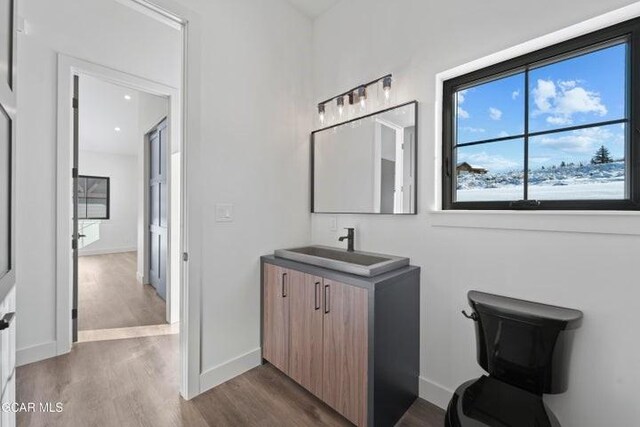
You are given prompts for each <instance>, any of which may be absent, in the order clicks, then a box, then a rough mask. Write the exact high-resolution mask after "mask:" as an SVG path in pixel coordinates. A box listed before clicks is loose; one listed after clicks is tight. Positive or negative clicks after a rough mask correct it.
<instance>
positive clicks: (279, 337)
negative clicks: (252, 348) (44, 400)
mask: <svg viewBox="0 0 640 427" xmlns="http://www.w3.org/2000/svg"><path fill="white" fill-rule="evenodd" d="M263 274H264V276H263V277H264V283H263V288H264V289H263V292H264V295H263V313H262V316H263V319H262V325H263V326H262V327H263V336H262V340H263V342H262V351H263V352H262V354H263V357H264V358H265V359H267V360H268V361H269V362H271V364H272V365H273V366H275V367H276V368H278V369H280V370H281V371H282V372H284V373H288V372H289V298H288V287H289V286H288V285H289V279H290V272H289V271H288V270H286V269H284V268H281V267H277V266H275V265H271V264H264V272H263Z"/></svg>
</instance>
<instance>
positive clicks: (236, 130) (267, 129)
mask: <svg viewBox="0 0 640 427" xmlns="http://www.w3.org/2000/svg"><path fill="white" fill-rule="evenodd" d="M193 3H194V6H193V7H194V8H197V9H196V10H197V11H198V13H200V17H201V22H202V34H200V39H199V43H200V46H201V48H200V52H201V53H202V56H201V67H200V69H199V71H200V76H201V82H202V90H201V92H200V97H201V98H200V104H199V105H200V106H201V110H200V117H199V120H200V122H201V126H200V127H199V129H196V131H197V132H198V135H199V136H200V137H194V134H193V133H191V136H192V139H190V140H189V146H188V148H187V150H186V157H187V158H186V169H185V171H184V172H185V173H186V179H187V186H188V195H187V197H188V204H189V206H188V208H189V209H188V221H189V229H190V234H189V236H188V238H189V241H190V243H189V259H190V261H189V263H188V266H189V277H190V280H192V281H193V282H192V285H193V286H197V285H198V284H200V285H201V286H202V296H201V307H202V329H201V333H200V336H201V337H202V348H201V354H202V371H203V375H202V384H201V388H202V389H206V388H208V387H211V386H213V385H215V384H217V383H218V382H220V381H221V380H224V379H226V378H228V377H229V375H233V374H235V373H238V372H240V371H241V370H242V369H245V368H247V367H251V366H254V364H257V363H259V362H260V351H259V347H260V328H259V325H260V263H259V257H260V255H264V254H268V253H272V252H273V250H274V249H276V248H281V247H292V246H295V245H299V244H306V243H308V242H309V237H310V232H309V231H310V214H309V203H310V199H309V188H308V186H309V130H310V128H311V122H312V115H311V113H310V110H309V105H312V101H311V96H310V94H311V81H310V78H309V76H310V73H311V49H310V46H311V24H310V21H309V20H308V18H306V17H304V16H302V15H301V14H300V13H299V12H297V11H296V10H294V9H293V7H291V6H290V5H289V3H287V2H286V1H284V0H272V1H261V0H243V1H233V2H230V1H221V0H215V1H210V0H209V1H199V2H193ZM193 83H194V81H193V79H192V80H191V84H193ZM192 118H193V116H192ZM189 130H190V131H191V132H192V131H193V129H189ZM217 203H231V204H233V214H234V217H233V221H232V222H215V220H214V211H215V205H216V204H217ZM194 242H201V245H199V244H196V243H194ZM239 367H240V368H239Z"/></svg>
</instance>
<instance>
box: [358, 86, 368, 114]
mask: <svg viewBox="0 0 640 427" xmlns="http://www.w3.org/2000/svg"><path fill="white" fill-rule="evenodd" d="M358 100H359V101H360V110H361V111H364V110H365V109H366V108H367V88H366V87H365V86H360V87H359V88H358Z"/></svg>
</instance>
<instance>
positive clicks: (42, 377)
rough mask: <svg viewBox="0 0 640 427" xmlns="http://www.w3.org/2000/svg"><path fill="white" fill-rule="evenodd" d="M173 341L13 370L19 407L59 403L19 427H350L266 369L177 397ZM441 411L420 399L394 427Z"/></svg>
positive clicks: (97, 345)
mask: <svg viewBox="0 0 640 427" xmlns="http://www.w3.org/2000/svg"><path fill="white" fill-rule="evenodd" d="M178 340H179V338H178V336H177V335H166V336H155V337H146V338H132V339H122V340H114V341H97V342H87V343H80V344H76V345H75V346H74V348H73V350H72V352H71V353H70V354H67V355H63V356H59V357H56V358H53V359H49V360H45V361H42V362H38V363H33V364H31V365H26V366H22V367H20V368H18V370H17V397H18V401H19V402H33V401H35V402H40V401H42V402H58V401H61V402H63V404H64V411H63V412H61V413H38V412H35V413H18V426H21V427H27V426H28V427H42V426H47V427H49V426H50V427H57V426H60V427H62V426H64V427H75V426H78V427H80V426H82V427H85V426H101V427H102V426H105V427H110V426H132V427H133V426H154V427H162V426H167V427H169V426H172V427H173V426H177V427H180V426H193V427H201V426H233V427H238V426H267V427H268V426H274V427H276V426H278V427H280V426H332V427H338V426H349V425H351V424H349V422H348V421H347V420H346V419H344V418H342V417H341V416H340V415H338V414H337V413H336V412H334V411H333V410H332V409H331V408H329V407H328V406H326V405H325V404H324V403H322V402H321V401H320V400H318V399H317V398H316V397H314V396H313V395H311V394H310V393H308V392H307V391H306V390H304V389H303V388H302V387H300V386H299V385H298V384H296V383H295V382H294V381H292V380H291V379H289V378H288V377H286V376H285V375H283V374H282V373H280V372H279V371H278V370H277V369H275V368H274V367H273V366H271V365H268V364H267V365H263V366H259V367H257V368H254V369H252V370H250V371H248V372H246V373H244V374H243V375H240V376H238V377H236V378H234V379H232V380H231V381H228V382H226V383H224V384H222V385H220V386H218V387H216V388H214V389H212V390H209V391H208V392H206V393H204V394H202V395H200V396H198V397H197V398H195V399H193V400H191V401H185V400H183V399H182V398H181V397H180V396H179V394H178V376H177V372H178V359H179V356H178ZM443 420H444V412H443V411H442V410H441V409H439V408H437V407H435V406H434V405H432V404H430V403H428V402H425V401H424V400H421V399H418V400H417V401H416V402H415V403H414V404H413V406H412V407H411V408H410V409H409V411H408V412H407V413H406V414H405V416H404V417H403V419H402V420H401V421H400V422H399V423H398V425H399V426H404V427H406V426H410V427H413V426H416V427H417V426H421V427H441V426H443V425H444V421H443Z"/></svg>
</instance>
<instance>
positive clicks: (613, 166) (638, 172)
mask: <svg viewBox="0 0 640 427" xmlns="http://www.w3.org/2000/svg"><path fill="white" fill-rule="evenodd" d="M638 40H640V20H634V21H629V22H626V23H623V24H619V25H616V26H614V27H610V28H607V29H604V30H600V31H598V32H595V33H592V34H588V35H586V36H582V37H579V38H576V39H573V40H569V41H567V42H564V43H561V44H558V45H554V46H551V47H549V48H546V49H542V50H540V51H536V52H533V53H530V54H527V55H524V56H521V57H518V58H515V59H512V60H509V61H505V62H502V63H500V64H496V65H493V66H491V67H488V68H485V69H482V70H478V71H475V72H473V73H470V74H467V75H464V76H460V77H456V78H454V79H451V80H448V81H446V82H444V88H443V89H444V91H443V93H444V98H443V208H444V209H583V210H584V209H602V210H604V209H618V210H623V209H640V152H639V151H640V139H639V136H638V134H639V133H640V45H637V46H636V45H635V44H636V43H639V44H640V42H638ZM632 130H636V131H635V132H633V131H632Z"/></svg>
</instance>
